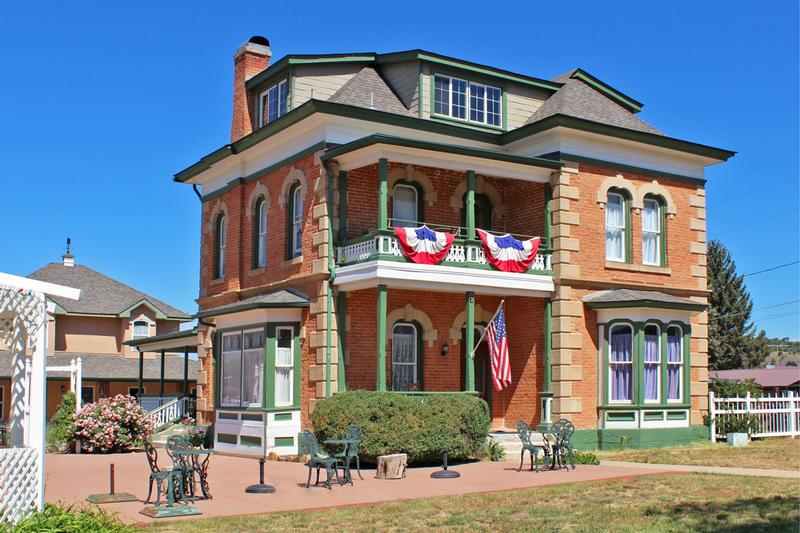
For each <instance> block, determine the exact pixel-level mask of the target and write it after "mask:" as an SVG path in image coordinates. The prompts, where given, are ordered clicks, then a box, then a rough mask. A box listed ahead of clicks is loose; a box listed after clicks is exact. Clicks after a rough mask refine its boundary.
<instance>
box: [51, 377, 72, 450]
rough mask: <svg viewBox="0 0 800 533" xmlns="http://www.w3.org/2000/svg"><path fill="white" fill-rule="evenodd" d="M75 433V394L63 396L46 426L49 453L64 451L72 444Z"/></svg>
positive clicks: (69, 393) (70, 393)
mask: <svg viewBox="0 0 800 533" xmlns="http://www.w3.org/2000/svg"><path fill="white" fill-rule="evenodd" d="M74 431H75V393H74V392H72V391H70V392H68V393H66V394H64V398H63V399H62V400H61V403H60V404H58V409H57V410H56V412H55V414H54V415H53V418H51V419H50V422H49V423H48V424H47V449H48V451H51V452H56V451H64V450H66V449H67V448H69V446H70V445H71V444H72V443H73V442H74V438H73V433H74Z"/></svg>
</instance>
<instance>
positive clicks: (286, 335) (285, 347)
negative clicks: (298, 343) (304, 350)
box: [275, 328, 294, 366]
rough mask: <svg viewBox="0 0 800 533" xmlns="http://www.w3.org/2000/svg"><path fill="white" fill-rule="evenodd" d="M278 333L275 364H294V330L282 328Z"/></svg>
mask: <svg viewBox="0 0 800 533" xmlns="http://www.w3.org/2000/svg"><path fill="white" fill-rule="evenodd" d="M276 335H277V338H276V340H275V342H276V348H275V364H276V365H277V366H292V365H293V364H294V361H293V359H294V358H293V354H292V341H293V339H292V337H293V335H294V333H293V331H292V330H291V329H289V328H280V329H278V331H277V332H276Z"/></svg>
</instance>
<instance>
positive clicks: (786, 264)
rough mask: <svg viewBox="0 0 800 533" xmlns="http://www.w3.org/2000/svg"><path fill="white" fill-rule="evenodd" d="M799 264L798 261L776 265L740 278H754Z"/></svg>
mask: <svg viewBox="0 0 800 533" xmlns="http://www.w3.org/2000/svg"><path fill="white" fill-rule="evenodd" d="M797 263H800V261H792V262H791V263H785V264H783V265H778V266H774V267H770V268H765V269H764V270H759V271H758V272H750V273H749V274H743V275H742V277H743V278H746V277H747V276H755V275H756V274H763V273H764V272H771V271H773V270H778V269H779V268H784V267H788V266H792V265H796V264H797Z"/></svg>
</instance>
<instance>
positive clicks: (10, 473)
mask: <svg viewBox="0 0 800 533" xmlns="http://www.w3.org/2000/svg"><path fill="white" fill-rule="evenodd" d="M38 459H39V452H38V451H37V450H36V449H34V448H8V449H0V523H3V522H11V523H14V522H17V521H18V520H19V519H20V518H22V517H23V516H24V515H25V514H26V513H27V512H29V511H32V510H35V509H36V506H37V503H38V498H39V479H38V472H39V470H38Z"/></svg>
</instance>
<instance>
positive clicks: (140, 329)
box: [132, 320, 150, 340]
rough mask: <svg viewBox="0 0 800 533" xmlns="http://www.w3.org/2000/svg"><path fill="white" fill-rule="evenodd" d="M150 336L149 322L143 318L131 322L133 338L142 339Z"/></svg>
mask: <svg viewBox="0 0 800 533" xmlns="http://www.w3.org/2000/svg"><path fill="white" fill-rule="evenodd" d="M149 336H150V324H148V323H147V322H146V321H144V320H136V321H134V323H133V336H132V338H133V340H136V339H144V338H147V337H149Z"/></svg>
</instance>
